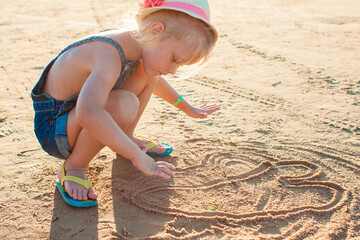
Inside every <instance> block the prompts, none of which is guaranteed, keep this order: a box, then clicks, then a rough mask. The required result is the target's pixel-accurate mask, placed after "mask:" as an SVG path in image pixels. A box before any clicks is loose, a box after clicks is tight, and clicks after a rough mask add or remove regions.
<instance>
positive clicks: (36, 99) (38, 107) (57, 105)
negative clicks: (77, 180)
mask: <svg viewBox="0 0 360 240" xmlns="http://www.w3.org/2000/svg"><path fill="white" fill-rule="evenodd" d="M91 41H103V42H106V43H109V44H111V45H113V46H114V47H115V48H116V49H117V50H118V52H119V54H120V57H121V62H122V66H121V73H120V76H119V78H118V80H117V81H116V83H115V85H114V87H113V90H115V89H118V88H119V87H120V86H121V85H122V84H123V83H124V82H125V81H126V80H127V79H128V78H129V76H130V75H131V74H132V73H133V72H134V71H135V69H136V67H137V66H138V64H139V63H140V60H138V61H135V62H129V61H128V60H127V59H126V57H125V54H124V51H123V49H122V47H121V46H120V44H119V43H118V42H116V41H115V40H114V39H112V38H108V37H103V36H92V37H88V38H85V39H82V40H80V41H77V42H75V43H73V44H71V45H69V46H68V47H66V48H65V49H64V50H62V51H61V52H60V53H59V55H58V56H57V57H56V58H55V59H53V60H52V61H51V62H50V63H49V65H47V67H46V68H45V70H44V72H43V73H42V75H41V77H40V79H39V81H38V82H37V84H36V85H35V87H34V88H33V90H32V91H31V98H32V100H33V106H34V110H35V118H34V131H35V134H36V137H37V139H38V140H39V143H40V144H41V147H42V148H43V149H44V150H45V151H46V152H47V153H48V154H50V155H51V156H54V157H57V158H61V159H67V158H68V157H69V156H70V154H71V149H70V147H69V143H68V140H67V134H66V123H67V118H68V115H69V112H70V110H71V109H73V108H74V107H75V105H76V101H77V98H78V95H75V96H73V97H71V98H69V99H67V100H65V101H59V100H56V99H54V98H53V97H52V96H50V95H49V94H46V93H43V92H42V89H43V86H44V83H45V81H46V77H47V75H48V73H49V71H50V69H51V67H52V65H53V64H54V62H55V61H56V59H57V58H58V57H59V56H60V55H61V54H63V53H64V52H65V51H67V50H69V49H70V48H73V47H77V46H79V45H81V44H84V43H86V42H91Z"/></svg>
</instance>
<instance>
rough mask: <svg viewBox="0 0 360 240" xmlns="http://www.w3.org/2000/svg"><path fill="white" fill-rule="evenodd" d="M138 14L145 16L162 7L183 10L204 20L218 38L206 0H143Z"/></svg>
mask: <svg viewBox="0 0 360 240" xmlns="http://www.w3.org/2000/svg"><path fill="white" fill-rule="evenodd" d="M139 6H140V10H139V12H138V16H146V15H149V14H151V13H153V12H156V11H158V10H162V9H170V10H175V11H180V12H184V13H186V14H188V15H190V16H192V17H195V18H197V19H200V20H202V21H204V22H205V23H206V24H207V25H208V26H209V27H210V28H211V29H212V31H213V33H214V37H215V39H217V38H218V32H217V30H216V28H215V27H214V26H213V25H212V24H211V23H210V8H209V3H208V1H207V0H143V1H142V2H141V3H139Z"/></svg>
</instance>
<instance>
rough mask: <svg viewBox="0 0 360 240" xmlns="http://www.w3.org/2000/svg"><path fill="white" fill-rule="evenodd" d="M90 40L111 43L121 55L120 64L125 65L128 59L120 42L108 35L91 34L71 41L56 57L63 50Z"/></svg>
mask: <svg viewBox="0 0 360 240" xmlns="http://www.w3.org/2000/svg"><path fill="white" fill-rule="evenodd" d="M92 41H101V42H107V43H109V44H111V45H113V46H114V47H115V48H116V49H117V50H118V52H119V54H120V57H121V62H122V65H123V66H125V65H126V64H127V63H128V60H127V59H126V57H125V53H124V50H123V49H122V47H121V46H120V44H119V43H118V42H117V41H115V40H114V39H112V38H109V37H103V36H91V37H87V38H84V39H81V40H79V41H77V42H74V43H72V44H71V45H69V46H67V47H66V48H64V49H63V50H62V51H61V52H60V53H59V54H58V55H57V57H56V58H58V57H59V56H60V55H61V54H63V53H64V52H66V51H67V50H69V49H70V48H73V47H77V46H79V45H81V44H84V43H87V42H92Z"/></svg>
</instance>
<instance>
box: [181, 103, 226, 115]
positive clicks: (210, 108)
mask: <svg viewBox="0 0 360 240" xmlns="http://www.w3.org/2000/svg"><path fill="white" fill-rule="evenodd" d="M220 106H221V105H220V104H212V105H207V103H205V104H204V105H202V106H201V107H199V108H196V107H192V108H191V110H190V111H189V112H187V115H189V116H190V117H193V118H206V117H207V116H208V115H209V114H211V113H213V112H216V111H217V110H219V109H220Z"/></svg>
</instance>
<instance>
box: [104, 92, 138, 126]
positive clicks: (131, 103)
mask: <svg viewBox="0 0 360 240" xmlns="http://www.w3.org/2000/svg"><path fill="white" fill-rule="evenodd" d="M139 106H140V103H139V99H138V97H137V96H136V95H135V94H133V93H131V92H129V91H123V90H117V91H113V92H111V93H110V96H109V100H108V103H107V106H106V108H107V111H108V112H109V113H110V114H111V115H112V117H113V118H114V120H115V121H116V122H117V123H118V124H119V125H128V124H131V123H132V122H133V121H134V120H135V119H136V117H137V114H138V110H139Z"/></svg>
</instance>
